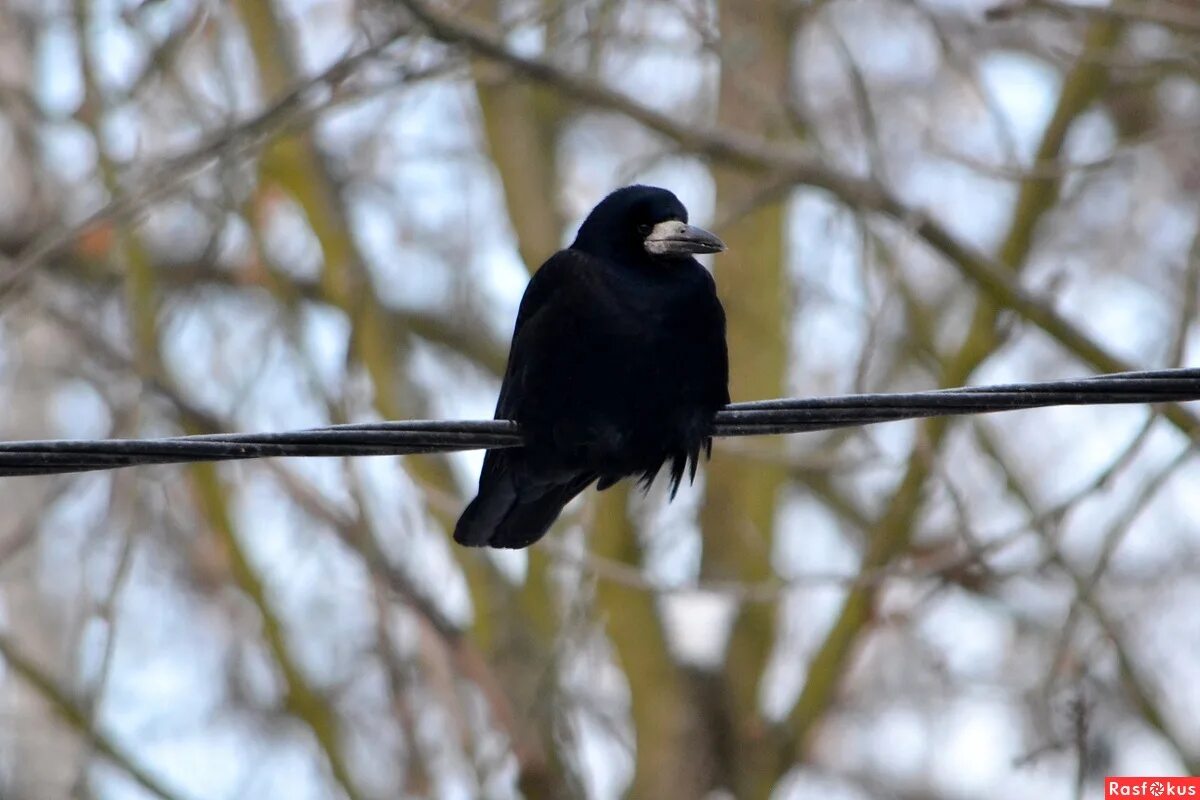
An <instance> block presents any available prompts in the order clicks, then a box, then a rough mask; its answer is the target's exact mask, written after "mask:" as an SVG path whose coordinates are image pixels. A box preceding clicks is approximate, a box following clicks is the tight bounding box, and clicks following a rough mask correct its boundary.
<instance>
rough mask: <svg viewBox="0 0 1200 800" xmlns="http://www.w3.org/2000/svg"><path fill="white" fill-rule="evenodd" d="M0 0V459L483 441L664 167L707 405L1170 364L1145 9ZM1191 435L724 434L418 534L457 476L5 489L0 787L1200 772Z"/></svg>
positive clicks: (1087, 413) (893, 429) (183, 793)
mask: <svg viewBox="0 0 1200 800" xmlns="http://www.w3.org/2000/svg"><path fill="white" fill-rule="evenodd" d="M996 2H999V0H995V1H993V0H812V1H811V2H803V0H663V1H662V2H657V1H655V2H630V1H629V0H523V1H514V0H454V1H448V0H277V1H276V2H270V1H269V0H232V1H230V2H220V0H141V1H140V2H139V0H74V1H73V2H70V1H69V0H4V1H3V2H2V3H0V293H2V299H0V394H2V395H3V400H2V406H0V407H2V408H3V409H4V411H3V414H0V435H2V436H3V437H4V438H40V437H63V436H65V437H97V438H98V437H118V436H150V435H165V434H176V433H181V432H197V433H198V432H206V431H232V430H282V429H291V428H297V427H303V426H313V425H320V424H326V423H336V422H344V421H355V420H373V419H392V418H417V417H430V418H486V417H489V416H490V415H491V409H492V404H493V402H494V398H495V393H496V389H497V387H498V382H499V375H500V373H501V372H502V370H503V367H504V359H505V353H506V346H507V339H508V335H509V331H510V330H511V324H512V320H513V317H514V314H515V308H516V304H517V302H518V300H519V298H520V294H521V291H522V289H523V287H524V283H525V280H526V279H527V277H528V272H529V270H532V269H535V268H536V267H537V265H538V264H540V263H541V262H542V261H543V260H544V259H545V258H546V257H547V256H548V255H549V254H550V253H552V252H553V251H554V250H556V249H558V248H559V247H561V246H562V245H563V244H564V243H566V242H568V241H569V240H570V238H571V236H572V235H573V232H574V228H575V226H576V225H577V224H578V222H579V220H580V218H581V215H582V214H583V213H585V212H586V211H587V210H588V209H589V208H590V207H591V206H592V205H593V204H594V203H595V202H596V201H597V200H598V199H599V198H600V197H602V196H603V195H604V194H606V193H607V192H608V191H609V190H611V189H612V188H615V187H616V186H619V185H622V184H625V183H629V182H633V181H641V182H648V183H654V184H658V185H663V186H667V187H669V188H671V189H673V190H674V191H675V192H676V193H677V194H679V195H680V197H681V198H682V199H683V200H684V202H685V203H686V204H688V206H689V208H691V210H692V213H693V218H694V219H695V220H696V221H698V222H700V223H701V224H706V225H709V226H711V227H714V228H715V229H716V230H717V231H718V232H719V234H720V235H721V236H722V237H723V238H724V239H725V240H726V241H727V242H728V243H729V245H730V251H729V252H728V253H727V254H725V255H722V256H720V257H718V258H717V259H716V260H715V262H714V263H713V268H714V271H715V274H716V277H717V281H718V284H719V286H720V292H721V295H722V298H723V300H724V302H725V304H726V307H727V309H728V312H729V341H730V347H731V352H732V361H733V376H732V392H733V396H734V398H735V399H737V400H751V399H761V398H768V397H775V396H784V395H806V394H834V393H845V392H852V391H888V390H910V389H918V388H929V387H935V386H953V385H960V384H966V383H982V382H990V381H1003V380H1037V379H1050V378H1056V377H1070V376H1077V375H1083V374H1089V373H1091V372H1096V371H1111V370H1117V369H1122V368H1131V367H1154V366H1170V365H1183V364H1194V363H1196V362H1195V358H1196V346H1197V344H1198V331H1200V329H1198V328H1197V323H1196V313H1195V311H1196V303H1197V299H1198V298H1197V283H1198V276H1200V244H1198V242H1200V236H1198V233H1197V232H1198V230H1200V228H1198V219H1200V148H1198V147H1197V142H1198V141H1200V8H1198V7H1197V6H1196V5H1195V4H1194V3H1192V2H1190V1H1189V0H1155V1H1153V2H1150V1H1149V0H1115V2H1113V3H1112V4H1110V5H1103V4H1101V5H1090V4H1089V5H1074V4H1068V3H1067V2H1064V0H1011V1H1010V2H1007V3H1006V4H1003V5H997V4H996ZM1197 430H1200V425H1198V424H1197V416H1196V415H1195V412H1189V411H1187V410H1185V409H1181V408H1169V409H1147V408H1110V409H1105V408H1094V409H1081V408H1068V409H1049V410H1045V411H1038V412H1028V413H1019V414H1009V415H997V416H991V417H980V418H974V419H966V420H960V421H957V422H953V423H947V422H945V421H931V422H924V423H900V424H892V425H883V426H877V427H874V428H867V429H861V430H854V431H839V432H834V433H829V434H820V435H815V434H814V435H806V436H794V437H777V438H772V439H752V440H736V441H735V440H725V441H720V442H719V443H718V444H717V446H716V448H715V453H714V457H713V460H712V462H711V464H709V465H708V466H707V468H706V469H704V470H703V472H702V477H701V479H700V480H698V481H697V483H696V485H695V486H694V487H693V488H692V489H691V490H689V491H686V492H684V493H682V495H681V497H680V498H679V499H678V500H677V501H676V502H675V503H673V504H671V505H669V506H668V505H667V504H666V501H665V493H664V491H663V490H662V487H661V485H659V486H655V487H654V488H653V489H652V490H651V491H650V492H649V493H648V494H647V495H645V496H643V495H642V494H640V493H638V492H636V491H630V490H629V489H628V488H627V487H623V486H622V487H618V488H615V489H613V490H610V491H608V492H606V493H604V494H602V495H597V494H595V493H589V494H588V495H587V496H586V497H585V498H584V499H583V500H581V501H580V502H578V503H577V504H576V506H573V507H572V509H571V510H570V513H569V514H568V515H567V517H566V518H564V520H563V522H562V523H561V524H560V525H559V527H558V528H557V529H556V531H555V532H554V533H553V534H552V535H551V536H550V537H549V538H548V540H546V541H545V542H543V543H541V544H539V545H538V546H536V547H534V548H533V549H531V550H530V551H528V552H522V553H484V552H477V551H467V550H463V549H459V548H456V547H454V546H453V545H452V543H451V542H450V540H449V537H448V534H447V528H448V526H450V525H452V523H453V520H454V519H455V518H456V516H457V514H458V513H459V511H460V510H461V507H462V505H463V503H464V501H465V498H466V497H468V496H469V494H470V492H471V491H472V490H473V481H474V478H475V474H476V470H477V468H478V465H479V461H480V457H479V454H465V455H461V456H454V457H419V458H418V457H412V458H371V459H359V460H356V461H348V460H334V459H330V460H309V461H296V460H278V461H271V462H263V463H245V464H230V465H223V466H219V467H216V466H212V465H204V466H193V467H161V468H143V469H137V470H126V471H122V472H118V473H114V474H89V475H84V476H64V477H60V478H45V479H6V480H5V481H4V482H2V483H0V508H2V509H3V512H2V513H0V620H2V633H0V655H2V656H3V669H2V671H0V796H3V797H4V798H12V799H14V800H26V799H28V800H57V798H67V797H72V798H76V797H79V798H88V797H96V798H140V797H156V796H157V797H161V798H180V799H181V800H182V798H206V799H212V798H242V797H245V798H288V799H289V800H303V799H304V798H350V799H351V800H356V799H358V798H362V799H363V800H366V799H367V798H396V797H414V798H416V797H431V798H432V797H436V798H443V797H445V798H467V797H496V798H503V797H515V796H523V797H527V798H559V797H595V798H611V797H617V796H629V797H635V798H668V797H669V798H692V797H697V798H698V797H737V798H766V797H778V798H802V797H822V798H826V797H828V798H874V797H883V798H968V797H969V798H988V797H995V798H1001V797H1038V798H1069V797H1098V796H1100V787H1101V777H1102V776H1103V775H1105V774H1114V773H1116V774H1119V773H1134V774H1168V773H1182V772H1189V771H1191V772H1193V773H1194V771H1195V770H1196V769H1198V768H1200V723H1198V722H1197V720H1198V719H1200V692H1198V691H1197V689H1196V686H1197V685H1200V667H1198V665H1197V662H1196V659H1195V653H1197V652H1200V649H1198V648H1200V622H1198V618H1197V616H1196V614H1195V608H1196V605H1197V602H1200V581H1198V580H1197V575H1198V574H1200V552H1198V547H1197V545H1198V544H1200V539H1198V537H1197V522H1198V521H1200V492H1197V491H1196V487H1197V486H1198V485H1200V468H1198V467H1197V464H1196V463H1195V459H1193V458H1192V449H1191V444H1190V442H1191V440H1192V438H1193V437H1194V436H1195V434H1196V432H1197Z"/></svg>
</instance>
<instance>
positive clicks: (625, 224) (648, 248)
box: [571, 186, 725, 263]
mask: <svg viewBox="0 0 1200 800" xmlns="http://www.w3.org/2000/svg"><path fill="white" fill-rule="evenodd" d="M571 247H573V248H575V249H576V250H582V251H584V252H585V253H590V254H592V255H596V256H603V257H607V258H615V259H620V260H622V261H632V262H634V263H645V262H647V261H651V262H655V261H670V260H672V259H679V258H690V257H691V256H693V255H696V254H698V253H719V252H721V251H722V250H724V249H725V243H724V242H722V241H721V240H720V239H718V238H717V237H716V236H715V235H714V234H712V233H709V232H708V231H706V230H704V229H703V228H697V227H696V226H694V225H689V224H688V212H687V209H686V208H684V207H683V203H681V202H679V198H678V197H676V196H675V195H674V194H672V193H671V192H668V191H667V190H666V189H659V188H658V187H656V186H626V187H624V188H623V189H617V190H616V191H615V192H613V193H612V194H610V195H609V196H608V197H606V198H604V199H603V200H601V201H600V204H599V205H597V206H596V207H595V208H593V209H592V213H590V214H588V216H587V219H585V220H584V221H583V225H581V226H580V227H579V234H578V235H577V236H576V237H575V242H574V244H572V245H571Z"/></svg>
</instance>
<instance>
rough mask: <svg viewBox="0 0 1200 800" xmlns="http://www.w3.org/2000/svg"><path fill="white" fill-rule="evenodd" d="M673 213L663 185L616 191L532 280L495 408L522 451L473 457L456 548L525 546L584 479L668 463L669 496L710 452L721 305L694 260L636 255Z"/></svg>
mask: <svg viewBox="0 0 1200 800" xmlns="http://www.w3.org/2000/svg"><path fill="white" fill-rule="evenodd" d="M672 220H675V221H679V222H681V223H686V222H687V210H686V209H685V208H684V207H683V205H682V204H681V203H680V202H679V200H678V199H676V197H675V195H673V194H671V193H670V192H668V191H666V190H664V189H657V188H654V187H649V186H630V187H626V188H624V189H619V190H617V191H616V192H613V193H612V194H611V195H609V196H608V197H606V198H605V199H604V200H603V201H602V202H601V203H600V204H599V205H598V206H596V208H595V209H593V211H592V212H591V214H589V215H588V217H587V219H586V220H585V221H584V223H583V225H582V226H581V227H580V230H579V234H578V236H577V238H576V240H575V242H574V243H573V244H572V245H571V247H569V248H567V249H566V250H562V251H559V252H558V253H556V254H555V255H554V256H552V257H551V258H550V259H549V260H548V261H547V262H546V263H545V264H543V265H542V267H541V269H539V270H538V271H537V273H536V274H535V275H534V276H533V278H532V279H531V280H530V282H529V286H528V287H527V288H526V290H525V296H524V297H523V298H522V300H521V306H520V309H519V310H518V312H517V321H516V325H515V326H514V330H513V341H512V348H511V350H510V353H509V360H508V368H507V370H506V372H505V376H504V382H503V384H502V385H501V389H500V399H499V401H498V402H497V404H496V418H497V419H512V420H516V421H517V422H518V423H519V424H520V426H521V431H522V433H523V435H524V437H525V446H524V447H523V448H521V449H519V450H493V451H490V452H489V453H488V454H487V456H486V457H485V458H484V467H483V471H482V473H481V475H480V479H479V495H478V496H477V497H476V498H475V499H474V500H473V501H472V502H471V504H470V505H469V506H467V509H466V510H465V511H464V512H463V516H462V518H461V519H460V520H459V522H458V525H457V526H456V528H455V534H454V538H455V539H456V540H457V541H458V542H460V543H461V544H465V545H473V546H484V545H487V546H492V547H526V546H528V545H530V544H532V543H533V542H535V541H537V540H538V539H539V538H541V537H542V536H543V535H545V533H546V531H547V530H548V529H549V527H550V525H551V524H552V523H553V522H554V520H555V519H556V518H557V517H558V515H559V513H560V512H561V511H562V508H563V507H564V506H565V505H566V504H567V503H569V502H570V501H571V499H572V498H574V497H575V496H576V495H578V494H579V493H580V492H582V491H583V490H584V489H586V488H587V487H588V486H589V485H590V484H591V483H593V482H596V488H597V489H599V490H604V489H607V488H608V487H610V486H612V485H613V484H614V483H616V482H617V481H619V480H621V479H622V478H624V477H629V476H637V477H638V478H639V481H640V483H641V484H642V485H643V486H649V484H650V483H651V482H652V481H653V480H654V477H655V476H656V475H657V474H658V473H659V471H660V470H661V469H662V467H663V466H664V465H666V464H667V463H668V462H670V491H671V497H674V496H675V493H676V492H677V491H678V489H679V486H680V484H681V483H682V482H683V476H684V473H685V472H686V473H687V474H688V476H689V480H694V479H695V475H696V468H697V465H698V464H699V461H700V453H701V451H702V450H703V451H704V453H705V455H706V456H711V454H712V438H711V434H712V421H713V417H714V415H715V414H716V412H717V410H719V409H720V408H721V407H722V406H724V405H726V404H727V403H728V402H729V391H728V383H729V361H728V355H727V352H726V345H725V312H724V309H723V308H722V307H721V303H720V301H719V300H718V299H717V294H716V287H715V285H714V283H713V280H712V276H711V275H709V273H708V272H707V270H705V269H704V267H703V266H701V265H700V263H699V262H697V261H696V260H695V259H694V258H692V257H690V256H688V255H684V256H682V257H681V256H679V255H674V256H662V255H652V254H651V253H650V252H649V251H648V250H647V246H646V236H647V232H648V231H649V230H651V229H652V228H653V226H655V225H657V224H659V223H662V222H669V221H672ZM672 230H673V229H672ZM691 230H692V231H693V232H695V233H698V234H704V233H705V232H703V231H698V230H696V229H691ZM709 236H711V235H709Z"/></svg>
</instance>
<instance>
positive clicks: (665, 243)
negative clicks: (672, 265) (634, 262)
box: [645, 219, 725, 256]
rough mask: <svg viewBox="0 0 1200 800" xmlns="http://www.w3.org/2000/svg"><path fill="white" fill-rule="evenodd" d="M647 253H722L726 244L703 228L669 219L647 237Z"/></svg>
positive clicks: (659, 254)
mask: <svg viewBox="0 0 1200 800" xmlns="http://www.w3.org/2000/svg"><path fill="white" fill-rule="evenodd" d="M645 247H646V252H647V253H650V254H651V255H656V256H690V255H695V254H697V253H720V252H722V251H723V250H724V249H725V243H724V242H722V241H721V240H720V239H718V238H717V237H716V234H712V233H709V232H708V231H706V230H704V229H703V228H697V227H696V226H694V225H688V224H687V223H686V222H680V221H679V220H677V219H669V220H667V221H665V222H660V223H658V224H657V225H655V226H654V229H653V230H651V231H650V233H649V234H648V235H647V236H646V242H645Z"/></svg>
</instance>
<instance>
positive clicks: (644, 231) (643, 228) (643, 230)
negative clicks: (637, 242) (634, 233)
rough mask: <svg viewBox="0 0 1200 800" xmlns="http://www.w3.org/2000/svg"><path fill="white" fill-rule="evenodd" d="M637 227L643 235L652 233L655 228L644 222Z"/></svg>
mask: <svg viewBox="0 0 1200 800" xmlns="http://www.w3.org/2000/svg"><path fill="white" fill-rule="evenodd" d="M637 229H638V233H640V234H641V235H642V236H645V235H646V234H648V233H650V231H652V230H654V226H653V225H650V224H647V223H645V222H643V223H642V224H641V225H638V228H637Z"/></svg>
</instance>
